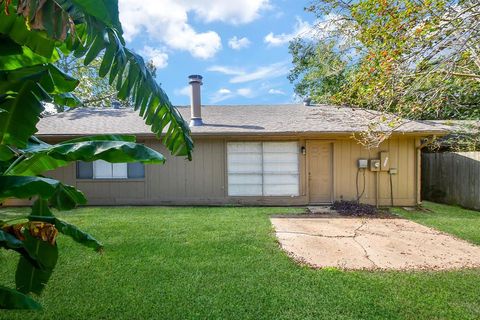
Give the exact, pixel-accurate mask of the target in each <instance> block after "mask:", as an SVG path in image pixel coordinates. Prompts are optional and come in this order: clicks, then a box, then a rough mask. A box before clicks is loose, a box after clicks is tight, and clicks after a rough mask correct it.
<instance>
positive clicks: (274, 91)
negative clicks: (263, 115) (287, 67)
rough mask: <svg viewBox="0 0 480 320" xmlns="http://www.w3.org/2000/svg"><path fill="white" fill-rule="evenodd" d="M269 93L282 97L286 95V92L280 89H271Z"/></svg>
mask: <svg viewBox="0 0 480 320" xmlns="http://www.w3.org/2000/svg"><path fill="white" fill-rule="evenodd" d="M268 93H269V94H279V95H282V96H284V95H285V91H283V90H279V89H270V90H268Z"/></svg>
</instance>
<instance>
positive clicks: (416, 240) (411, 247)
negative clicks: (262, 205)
mask: <svg viewBox="0 0 480 320" xmlns="http://www.w3.org/2000/svg"><path fill="white" fill-rule="evenodd" d="M271 221H272V224H273V226H274V227H275V231H276V236H277V238H278V239H279V241H280V244H281V246H282V248H283V249H284V250H285V251H286V252H287V253H289V254H290V255H291V256H292V257H293V258H294V259H296V260H298V261H300V262H302V263H306V264H308V265H311V266H313V267H318V268H324V267H337V268H341V269H347V270H357V269H382V270H447V269H461V268H480V246H475V245H473V244H471V243H469V242H466V241H464V240H460V239H457V238H455V237H453V236H452V235H449V234H445V233H442V232H440V231H437V230H435V229H432V228H428V227H426V226H423V225H420V224H418V223H415V222H413V221H410V220H405V219H375V218H324V219H319V218H280V217H275V218H271Z"/></svg>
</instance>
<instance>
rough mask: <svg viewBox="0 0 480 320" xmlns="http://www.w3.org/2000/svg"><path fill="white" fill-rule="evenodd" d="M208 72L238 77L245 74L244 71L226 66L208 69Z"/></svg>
mask: <svg viewBox="0 0 480 320" xmlns="http://www.w3.org/2000/svg"><path fill="white" fill-rule="evenodd" d="M207 71H211V72H218V73H223V74H226V75H229V76H238V75H242V74H245V72H244V71H243V70H240V69H237V68H232V67H226V66H211V67H209V68H208V69H207Z"/></svg>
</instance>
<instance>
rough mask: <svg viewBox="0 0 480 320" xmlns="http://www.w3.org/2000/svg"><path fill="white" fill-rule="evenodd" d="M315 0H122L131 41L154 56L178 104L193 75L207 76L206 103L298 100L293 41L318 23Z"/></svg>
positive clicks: (186, 99)
mask: <svg viewBox="0 0 480 320" xmlns="http://www.w3.org/2000/svg"><path fill="white" fill-rule="evenodd" d="M309 2H310V1H309V0H143V1H138V0H120V1H119V3H120V20H121V22H122V25H123V31H124V37H125V39H126V41H127V46H128V47H129V48H132V49H133V50H134V51H135V52H137V53H139V54H141V55H142V56H143V57H144V58H145V59H146V60H153V62H154V64H155V65H156V67H157V81H158V82H159V83H160V84H161V85H162V88H163V89H164V90H165V92H166V93H167V95H168V96H169V98H170V100H171V101H172V102H173V103H174V104H175V105H187V104H189V103H190V100H189V90H188V89H189V88H188V79H187V78H188V75H190V74H200V75H202V76H203V77H204V84H203V87H202V103H203V104H214V105H215V104H229V105H230V104H283V103H292V102H294V101H295V99H296V98H295V96H294V94H293V85H292V84H291V83H290V82H289V81H288V79H287V75H288V73H289V70H290V68H291V66H292V65H291V56H290V54H289V53H288V43H289V41H290V40H291V39H293V38H294V37H295V36H297V35H300V34H303V33H305V32H306V31H307V30H308V29H310V28H311V24H312V23H313V20H314V16H313V15H312V14H311V13H310V14H309V13H306V12H304V10H303V8H304V7H305V6H307V5H308V4H309Z"/></svg>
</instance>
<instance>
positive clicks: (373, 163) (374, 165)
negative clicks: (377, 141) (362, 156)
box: [370, 159, 380, 171]
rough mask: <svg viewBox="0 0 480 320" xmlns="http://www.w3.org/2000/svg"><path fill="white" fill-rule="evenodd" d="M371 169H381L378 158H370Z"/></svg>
mask: <svg viewBox="0 0 480 320" xmlns="http://www.w3.org/2000/svg"><path fill="white" fill-rule="evenodd" d="M370 171H380V160H378V159H372V160H370Z"/></svg>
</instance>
